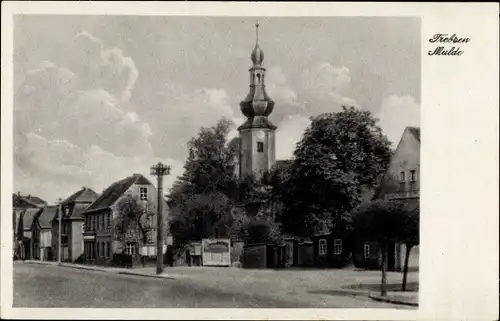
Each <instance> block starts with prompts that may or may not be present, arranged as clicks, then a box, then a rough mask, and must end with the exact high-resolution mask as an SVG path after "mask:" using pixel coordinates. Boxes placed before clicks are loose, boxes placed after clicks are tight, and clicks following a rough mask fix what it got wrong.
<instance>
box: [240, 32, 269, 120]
mask: <svg viewBox="0 0 500 321" xmlns="http://www.w3.org/2000/svg"><path fill="white" fill-rule="evenodd" d="M255 26H256V27H257V29H256V30H257V32H256V33H257V42H256V43H255V48H254V49H253V51H252V54H251V55H250V58H251V59H252V62H253V66H252V68H250V70H249V71H250V91H249V93H248V95H247V97H246V98H245V99H244V100H243V101H242V102H241V103H240V109H241V112H242V113H243V115H245V116H246V117H247V118H248V119H247V121H246V122H245V123H244V124H243V125H242V126H240V129H243V128H270V129H275V128H276V126H274V125H273V124H272V123H271V122H270V121H269V120H268V119H267V116H269V114H271V113H272V111H273V109H274V101H273V100H272V99H271V98H270V97H269V96H268V95H267V93H266V89H265V82H264V77H265V74H266V69H265V68H263V67H262V66H261V64H262V61H263V60H264V52H263V51H262V49H261V48H260V47H259V43H258V39H259V33H258V30H259V24H258V23H257V24H256V25H255Z"/></svg>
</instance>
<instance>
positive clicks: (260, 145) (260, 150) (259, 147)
mask: <svg viewBox="0 0 500 321" xmlns="http://www.w3.org/2000/svg"><path fill="white" fill-rule="evenodd" d="M257 152H258V153H263V152H264V143H263V142H257Z"/></svg>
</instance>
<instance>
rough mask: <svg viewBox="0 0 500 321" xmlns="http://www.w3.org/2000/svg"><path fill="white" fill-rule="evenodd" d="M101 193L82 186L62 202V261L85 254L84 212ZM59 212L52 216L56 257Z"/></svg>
mask: <svg viewBox="0 0 500 321" xmlns="http://www.w3.org/2000/svg"><path fill="white" fill-rule="evenodd" d="M98 196H99V194H97V193H96V192H94V191H93V190H92V189H90V188H88V187H82V188H81V189H80V190H78V191H77V192H75V193H73V194H71V195H70V196H69V197H67V198H66V199H65V200H63V201H62V202H61V203H60V208H61V209H62V212H61V214H62V220H61V222H62V224H61V261H71V262H73V261H75V260H76V259H78V258H79V257H80V256H81V255H82V254H83V224H84V218H83V215H82V214H83V212H84V211H85V209H86V208H87V207H88V206H89V205H90V204H91V203H92V202H93V201H95V200H96V199H97V197H98ZM58 243H59V212H57V213H55V215H54V217H53V218H52V250H53V253H54V256H53V257H54V259H57V255H59V250H58V247H59V245H58Z"/></svg>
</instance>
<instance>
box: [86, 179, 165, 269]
mask: <svg viewBox="0 0 500 321" xmlns="http://www.w3.org/2000/svg"><path fill="white" fill-rule="evenodd" d="M128 196H131V197H134V198H136V199H138V200H140V201H142V202H144V203H145V206H148V211H151V212H152V213H156V212H157V210H156V207H157V199H158V196H157V190H156V188H155V186H154V185H153V184H152V183H151V182H150V181H149V180H148V179H147V178H146V177H144V176H143V175H141V174H134V175H132V176H129V177H126V178H124V179H122V180H120V181H117V182H115V183H113V184H112V185H111V186H109V187H108V188H106V189H105V190H104V191H103V192H102V194H101V195H100V196H99V197H98V198H97V199H96V200H95V201H94V202H93V203H92V204H91V205H90V206H89V207H88V208H87V209H86V210H85V212H84V214H83V216H84V218H85V225H84V226H85V228H84V232H83V240H84V253H85V260H86V261H87V262H90V263H94V264H98V265H109V264H111V263H112V258H113V254H115V253H125V254H128V255H131V256H134V257H137V256H138V255H143V256H156V214H155V215H152V216H150V217H149V223H150V225H151V227H152V229H151V232H150V235H149V238H148V242H147V243H146V244H143V245H142V247H140V248H139V246H138V244H135V243H127V244H121V242H120V241H117V240H116V237H115V235H114V222H115V220H116V218H117V217H118V215H119V213H118V209H117V206H118V204H119V202H120V200H122V199H123V198H125V197H128ZM163 208H164V213H163V217H164V219H165V221H166V219H167V216H168V209H167V204H166V202H165V201H164V206H163ZM164 226H165V227H166V229H168V227H167V224H166V223H164ZM164 233H165V231H164ZM165 236H166V234H165ZM163 248H164V250H165V249H166V246H165V245H163Z"/></svg>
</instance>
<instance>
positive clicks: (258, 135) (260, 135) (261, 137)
mask: <svg viewBox="0 0 500 321" xmlns="http://www.w3.org/2000/svg"><path fill="white" fill-rule="evenodd" d="M256 136H257V138H258V139H264V137H265V136H266V135H265V134H264V133H263V132H258V133H257V135H256Z"/></svg>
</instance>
